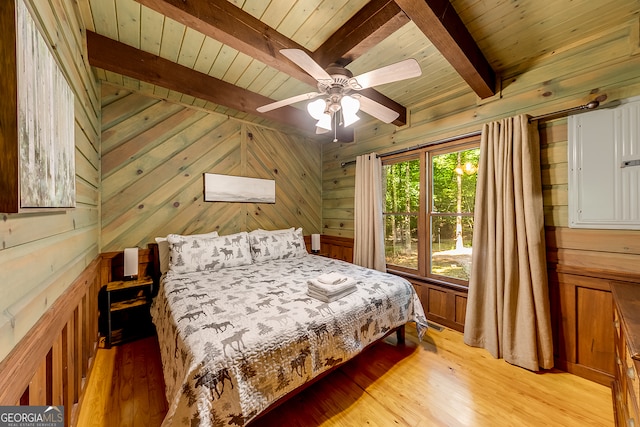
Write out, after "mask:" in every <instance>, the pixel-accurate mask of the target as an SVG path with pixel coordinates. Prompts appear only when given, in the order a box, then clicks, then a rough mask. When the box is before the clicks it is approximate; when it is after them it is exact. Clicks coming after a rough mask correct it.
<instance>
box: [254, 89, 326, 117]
mask: <svg viewBox="0 0 640 427" xmlns="http://www.w3.org/2000/svg"><path fill="white" fill-rule="evenodd" d="M319 95H322V94H321V93H320V92H308V93H303V94H302V95H296V96H292V97H291V98H287V99H283V100H281V101H276V102H272V103H271V104H267V105H263V106H262V107H258V108H256V110H257V111H258V112H259V113H266V112H267V111H271V110H275V109H276V108H280V107H284V106H285V105H291V104H295V103H296V102H300V101H306V100H307V99H313V98H315V97H316V96H319Z"/></svg>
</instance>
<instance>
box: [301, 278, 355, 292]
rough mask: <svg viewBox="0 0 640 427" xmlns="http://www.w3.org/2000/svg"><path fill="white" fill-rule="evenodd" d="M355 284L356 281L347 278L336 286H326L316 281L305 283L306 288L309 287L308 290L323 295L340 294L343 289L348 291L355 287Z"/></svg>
mask: <svg viewBox="0 0 640 427" xmlns="http://www.w3.org/2000/svg"><path fill="white" fill-rule="evenodd" d="M355 284H356V281H355V280H354V279H353V278H350V277H348V278H347V280H345V281H344V282H341V283H339V284H336V285H327V284H326V283H322V282H320V281H319V280H317V279H310V280H309V281H307V286H308V287H309V289H311V290H313V291H315V292H318V293H322V294H325V295H331V294H336V293H338V292H342V291H343V290H345V289H349V288H350V287H351V286H355Z"/></svg>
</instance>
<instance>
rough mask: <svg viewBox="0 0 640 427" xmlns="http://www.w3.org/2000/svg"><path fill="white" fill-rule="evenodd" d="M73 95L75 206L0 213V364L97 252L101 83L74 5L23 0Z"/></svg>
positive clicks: (65, 1) (65, 0)
mask: <svg viewBox="0 0 640 427" xmlns="http://www.w3.org/2000/svg"><path fill="white" fill-rule="evenodd" d="M26 5H27V8H28V9H29V11H30V12H31V13H32V16H33V17H34V21H35V23H36V26H37V27H38V29H39V30H40V31H41V33H42V35H43V37H44V39H45V41H46V43H47V44H48V45H49V47H50V50H51V52H52V54H53V56H54V58H55V59H56V62H57V63H58V65H59V66H60V69H61V71H62V73H63V74H64V76H65V78H66V79H67V82H68V83H69V85H70V87H71V90H72V91H73V93H74V96H75V102H74V116H75V117H74V119H75V146H76V152H75V155H76V191H77V203H76V208H74V209H70V210H66V211H64V212H57V213H47V212H38V213H30V214H11V215H6V214H0V283H2V286H1V287H0V359H3V358H4V357H5V356H6V355H7V354H8V353H9V351H10V350H11V349H12V348H13V347H14V346H15V345H16V343H17V342H18V341H19V340H20V339H21V338H22V337H23V336H24V335H25V333H26V332H27V331H29V330H30V328H31V327H32V326H33V325H34V324H35V323H36V321H37V320H38V319H39V318H40V317H41V316H42V315H43V313H44V312H45V311H46V310H47V309H48V308H49V307H50V306H51V304H52V303H53V302H54V301H55V300H56V299H57V298H58V297H59V296H60V295H61V294H62V293H63V292H64V291H65V290H66V289H67V287H69V286H70V284H71V283H72V282H73V281H74V280H75V279H76V278H77V277H78V275H80V274H81V273H82V271H84V269H85V268H86V267H87V266H88V265H89V264H90V263H91V262H92V261H93V260H94V259H95V258H96V257H97V256H98V254H99V244H98V240H99V233H100V230H99V210H98V209H99V206H98V202H97V201H98V199H99V173H98V168H99V166H100V160H99V147H100V108H101V107H100V86H99V83H98V82H97V81H96V80H95V78H94V75H93V73H92V71H91V68H90V66H89V64H88V62H87V61H86V60H85V58H87V53H86V50H85V49H84V25H83V22H82V19H81V18H80V16H79V11H78V10H77V8H76V6H75V2H73V1H71V0H52V1H50V2H42V1H37V0H27V1H26Z"/></svg>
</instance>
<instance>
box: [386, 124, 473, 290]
mask: <svg viewBox="0 0 640 427" xmlns="http://www.w3.org/2000/svg"><path fill="white" fill-rule="evenodd" d="M479 147H480V136H479V135H477V136H470V137H463V138H460V139H455V140H452V141H447V142H443V143H438V144H433V145H427V146H421V147H420V148H416V149H413V150H407V151H404V152H402V153H398V154H394V155H389V156H384V155H383V156H382V165H383V166H385V165H390V164H394V163H399V162H403V161H410V160H416V159H417V160H419V162H420V183H419V188H420V197H419V206H418V268H417V269H413V268H409V267H404V266H400V265H395V264H387V265H386V266H387V271H389V272H393V273H396V274H401V275H404V276H409V277H415V278H418V279H421V280H427V281H429V282H434V283H438V284H442V285H447V286H453V287H457V288H463V289H468V286H469V282H468V281H466V280H461V279H456V278H453V277H449V276H442V275H438V274H433V273H431V249H432V248H431V241H432V236H431V234H432V233H431V230H430V229H431V218H432V216H435V215H442V213H434V212H432V207H433V199H432V194H431V193H432V190H431V187H432V185H431V184H432V179H433V176H432V175H433V168H432V163H431V162H432V157H433V156H436V155H441V154H447V153H451V152H456V151H464V150H469V149H474V148H479ZM473 216H474V217H475V212H474V213H473ZM384 217H386V216H385V215H384V213H383V218H384Z"/></svg>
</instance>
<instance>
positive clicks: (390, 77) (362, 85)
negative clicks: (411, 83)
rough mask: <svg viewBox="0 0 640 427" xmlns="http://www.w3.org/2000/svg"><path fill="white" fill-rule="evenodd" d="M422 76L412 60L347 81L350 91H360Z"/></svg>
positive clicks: (418, 66) (418, 67)
mask: <svg viewBox="0 0 640 427" xmlns="http://www.w3.org/2000/svg"><path fill="white" fill-rule="evenodd" d="M420 75H422V70H421V69H420V65H419V64H418V61H416V60H415V59H413V58H409V59H405V60H404V61H400V62H396V63H395V64H391V65H387V66H386V67H382V68H378V69H376V70H371V71H369V72H367V73H364V74H360V75H359V76H355V77H353V78H351V79H349V85H350V86H351V88H352V89H355V90H360V89H366V88H369V87H373V86H378V85H382V84H385V83H391V82H397V81H398V80H404V79H410V78H412V77H418V76H420Z"/></svg>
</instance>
